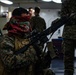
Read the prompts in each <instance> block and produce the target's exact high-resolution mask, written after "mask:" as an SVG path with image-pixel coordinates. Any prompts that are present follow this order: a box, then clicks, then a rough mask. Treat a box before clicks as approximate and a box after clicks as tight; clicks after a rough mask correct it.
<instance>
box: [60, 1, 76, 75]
mask: <svg viewBox="0 0 76 75" xmlns="http://www.w3.org/2000/svg"><path fill="white" fill-rule="evenodd" d="M72 13H76V0H65V1H64V2H63V3H62V9H61V17H63V16H67V17H68V16H69V15H71V14H72ZM63 38H64V41H63V46H64V48H63V50H64V70H65V71H64V75H73V74H74V49H75V47H76V16H74V17H73V18H72V19H71V20H70V21H69V22H67V23H66V24H65V26H64V30H63Z"/></svg>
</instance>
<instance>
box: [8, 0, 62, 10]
mask: <svg viewBox="0 0 76 75" xmlns="http://www.w3.org/2000/svg"><path fill="white" fill-rule="evenodd" d="M10 1H12V2H13V4H12V5H9V6H18V7H24V8H29V7H35V6H40V7H41V8H42V9H60V8H61V4H59V3H54V2H43V1H42V0H10Z"/></svg>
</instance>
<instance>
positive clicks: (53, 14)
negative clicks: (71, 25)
mask: <svg viewBox="0 0 76 75" xmlns="http://www.w3.org/2000/svg"><path fill="white" fill-rule="evenodd" d="M58 11H60V9H42V10H41V13H40V16H41V17H43V18H44V19H45V21H46V25H47V28H48V27H50V26H51V23H52V21H53V20H55V19H57V18H59V16H58ZM63 27H64V26H62V27H60V28H59V29H58V30H57V31H56V32H55V33H54V35H53V36H52V37H51V39H52V38H58V37H59V36H62V32H63ZM59 30H60V33H59ZM49 36H50V35H49ZM49 36H48V37H49ZM51 39H50V41H51Z"/></svg>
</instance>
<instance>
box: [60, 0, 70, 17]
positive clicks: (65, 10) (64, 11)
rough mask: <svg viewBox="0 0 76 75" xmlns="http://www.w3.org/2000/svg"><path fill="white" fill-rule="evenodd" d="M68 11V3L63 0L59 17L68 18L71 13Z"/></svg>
mask: <svg viewBox="0 0 76 75" xmlns="http://www.w3.org/2000/svg"><path fill="white" fill-rule="evenodd" d="M70 9H71V8H70V1H67V0H65V1H64V2H63V3H62V6H61V17H64V16H69V15H70V13H71V11H70Z"/></svg>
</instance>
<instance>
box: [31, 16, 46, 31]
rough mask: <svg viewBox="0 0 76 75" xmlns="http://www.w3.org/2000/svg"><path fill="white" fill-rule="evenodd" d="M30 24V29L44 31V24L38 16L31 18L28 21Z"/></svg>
mask: <svg viewBox="0 0 76 75" xmlns="http://www.w3.org/2000/svg"><path fill="white" fill-rule="evenodd" d="M30 24H31V26H32V29H37V30H38V31H39V32H42V31H43V30H44V29H46V22H45V20H44V19H43V18H42V17H40V16H34V17H32V18H31V20H30Z"/></svg>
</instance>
